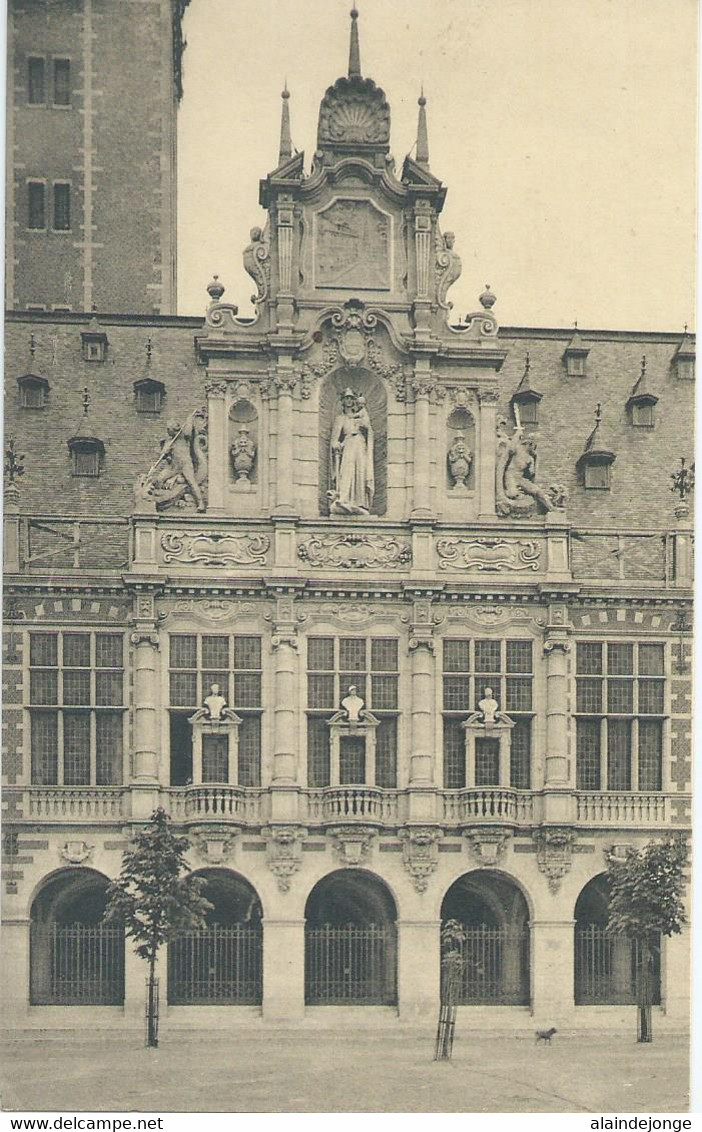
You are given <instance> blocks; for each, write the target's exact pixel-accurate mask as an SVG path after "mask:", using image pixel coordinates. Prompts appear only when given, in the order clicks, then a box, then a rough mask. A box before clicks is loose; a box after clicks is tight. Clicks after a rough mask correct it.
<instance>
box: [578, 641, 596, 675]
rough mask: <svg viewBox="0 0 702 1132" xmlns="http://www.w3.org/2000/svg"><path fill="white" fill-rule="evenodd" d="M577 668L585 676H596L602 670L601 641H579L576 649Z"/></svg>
mask: <svg viewBox="0 0 702 1132" xmlns="http://www.w3.org/2000/svg"><path fill="white" fill-rule="evenodd" d="M576 666H577V668H576V670H577V672H579V673H580V674H581V675H583V676H596V675H598V674H599V673H601V672H602V645H601V644H600V642H599V641H579V642H578V647H577V650H576Z"/></svg>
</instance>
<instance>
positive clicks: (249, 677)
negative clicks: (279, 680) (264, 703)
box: [234, 672, 261, 708]
mask: <svg viewBox="0 0 702 1132" xmlns="http://www.w3.org/2000/svg"><path fill="white" fill-rule="evenodd" d="M234 704H235V706H236V707H242V708H246V707H260V706H261V677H260V676H257V675H255V674H254V673H253V672H237V674H236V677H235V679H234Z"/></svg>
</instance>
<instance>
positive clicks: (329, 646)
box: [307, 637, 334, 672]
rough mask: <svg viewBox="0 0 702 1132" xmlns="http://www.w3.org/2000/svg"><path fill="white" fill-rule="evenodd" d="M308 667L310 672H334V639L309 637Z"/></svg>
mask: <svg viewBox="0 0 702 1132" xmlns="http://www.w3.org/2000/svg"><path fill="white" fill-rule="evenodd" d="M307 667H308V669H309V670H310V672H333V671H334V638H333V637H309V638H308V640H307Z"/></svg>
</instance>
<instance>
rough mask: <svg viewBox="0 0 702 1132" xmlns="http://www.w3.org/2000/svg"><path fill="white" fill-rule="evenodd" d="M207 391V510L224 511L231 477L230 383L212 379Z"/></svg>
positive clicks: (207, 384) (206, 387) (207, 385)
mask: <svg viewBox="0 0 702 1132" xmlns="http://www.w3.org/2000/svg"><path fill="white" fill-rule="evenodd" d="M205 392H206V393H207V510H208V511H224V510H225V499H226V484H227V478H228V474H229V473H228V470H227V469H228V461H229V454H228V452H227V406H226V394H227V383H226V382H225V381H208V382H207V383H206V385H205Z"/></svg>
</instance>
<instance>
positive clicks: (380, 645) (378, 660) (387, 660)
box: [371, 640, 397, 672]
mask: <svg viewBox="0 0 702 1132" xmlns="http://www.w3.org/2000/svg"><path fill="white" fill-rule="evenodd" d="M371 672H397V641H395V640H384V641H371Z"/></svg>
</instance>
